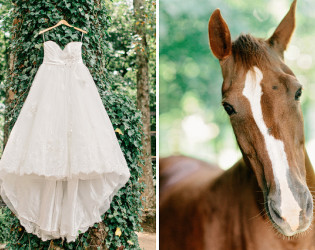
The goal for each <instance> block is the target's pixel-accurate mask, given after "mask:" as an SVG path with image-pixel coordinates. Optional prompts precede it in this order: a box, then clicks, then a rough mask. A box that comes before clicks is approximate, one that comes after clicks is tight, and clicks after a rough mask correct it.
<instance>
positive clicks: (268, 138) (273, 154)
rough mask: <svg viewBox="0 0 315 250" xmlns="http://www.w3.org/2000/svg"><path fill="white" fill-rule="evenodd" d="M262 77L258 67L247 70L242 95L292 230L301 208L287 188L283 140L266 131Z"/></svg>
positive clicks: (287, 170) (294, 228)
mask: <svg viewBox="0 0 315 250" xmlns="http://www.w3.org/2000/svg"><path fill="white" fill-rule="evenodd" d="M262 79H263V74H262V72H261V71H260V69H259V68H257V67H254V72H252V71H248V72H247V74H246V79H245V86H244V89H243V95H244V96H245V97H246V98H247V99H248V101H249V103H250V107H251V110H252V113H253V117H254V120H255V122H256V124H257V126H258V128H259V130H260V132H261V133H262V135H263V137H264V139H265V143H266V148H267V152H268V155H269V158H270V161H271V164H272V169H273V173H274V177H275V179H276V185H277V186H278V187H279V189H280V192H281V205H280V209H281V211H279V212H280V215H281V216H282V218H283V219H285V220H286V221H287V223H288V224H289V225H290V227H291V229H292V230H293V231H294V230H296V229H297V228H298V227H299V215H300V211H301V208H300V206H299V204H298V203H297V202H296V200H295V198H294V196H293V194H292V192H291V189H290V188H289V183H288V180H287V176H288V172H289V164H288V160H287V156H286V153H285V151H284V145H283V142H282V141H281V140H277V139H275V138H274V137H273V136H272V135H270V134H269V133H268V128H267V126H266V124H265V122H264V119H263V114H262V108H261V101H260V100H261V96H262V94H263V93H262V89H261V85H260V83H261V81H262Z"/></svg>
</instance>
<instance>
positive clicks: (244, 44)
mask: <svg viewBox="0 0 315 250" xmlns="http://www.w3.org/2000/svg"><path fill="white" fill-rule="evenodd" d="M232 55H233V59H234V61H235V63H236V64H237V65H240V66H241V67H243V68H244V69H245V70H246V71H247V70H249V69H250V68H252V67H253V66H257V67H259V68H265V67H266V66H268V65H270V62H271V56H270V48H269V47H268V44H267V43H266V41H265V40H264V39H261V38H255V37H253V36H252V35H250V34H241V35H240V36H239V37H238V38H237V39H236V40H235V41H233V43H232Z"/></svg>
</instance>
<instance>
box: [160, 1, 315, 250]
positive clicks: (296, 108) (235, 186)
mask: <svg viewBox="0 0 315 250" xmlns="http://www.w3.org/2000/svg"><path fill="white" fill-rule="evenodd" d="M295 8H296V1H294V2H293V3H292V5H291V8H290V10H289V12H288V13H287V15H286V16H285V17H284V19H283V20H282V21H281V23H280V24H279V26H278V27H277V29H276V30H275V32H274V33H273V35H272V36H271V37H270V38H269V39H268V40H263V39H257V38H254V37H252V36H251V35H241V36H239V37H238V38H237V39H236V40H235V41H233V42H232V41H231V37H230V31H229V29H228V26H227V24H226V23H225V21H224V20H223V18H222V16H221V14H220V11H219V10H215V11H214V12H213V14H212V16H211V18H210V21H209V26H208V27H209V40H210V47H211V50H212V52H213V54H214V55H215V56H216V57H217V58H218V59H219V62H220V65H221V69H222V74H223V85H222V97H223V99H222V104H223V107H224V109H225V110H226V112H227V113H228V115H229V116H230V121H231V124H232V127H233V130H234V133H235V135H236V139H237V142H238V145H239V147H240V149H241V152H242V154H243V158H242V159H241V160H239V161H238V162H237V163H236V164H235V165H234V166H233V167H232V168H230V169H229V170H227V171H222V170H221V169H219V168H218V167H214V166H210V165H208V164H207V163H204V162H201V161H198V160H195V159H192V158H188V157H182V156H177V157H169V158H166V159H162V160H161V161H160V186H161V191H160V249H162V250H165V249H171V250H176V249H180V250H185V249H187V250H188V249H189V250H199V249H201V250H202V249H215V250H216V249H222V250H230V249H231V250H244V249H253V250H269V249H271V250H273V249H285V250H288V249H297V250H306V249H307V250H314V249H315V231H314V230H313V231H312V230H311V224H312V222H313V213H314V212H313V196H312V191H314V188H315V174H314V170H313V167H312V165H311V163H310V161H309V158H308V155H307V152H306V150H305V145H304V130H303V118H302V112H301V107H300V102H299V98H300V96H301V89H302V88H301V85H300V83H299V81H298V80H297V78H296V77H295V75H294V74H293V72H292V71H291V70H290V69H289V67H288V66H287V65H286V64H285V63H284V61H283V52H284V50H285V49H286V47H287V45H288V43H289V40H290V38H291V35H292V33H293V31H294V28H295Z"/></svg>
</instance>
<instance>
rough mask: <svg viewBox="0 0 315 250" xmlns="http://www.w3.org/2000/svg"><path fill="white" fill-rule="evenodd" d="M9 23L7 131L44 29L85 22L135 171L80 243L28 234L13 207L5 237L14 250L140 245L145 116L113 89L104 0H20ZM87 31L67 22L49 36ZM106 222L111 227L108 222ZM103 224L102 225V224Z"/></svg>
mask: <svg viewBox="0 0 315 250" xmlns="http://www.w3.org/2000/svg"><path fill="white" fill-rule="evenodd" d="M12 2H13V9H12V12H11V13H10V15H9V16H8V17H7V18H8V19H9V20H8V19H7V20H6V22H9V23H12V27H11V30H10V34H11V41H10V47H9V54H10V58H9V66H10V70H9V73H8V75H7V77H6V79H5V81H4V88H5V91H6V94H7V98H6V103H5V105H6V111H5V122H6V123H5V134H7V135H9V132H10V130H11V129H12V127H13V125H14V123H15V121H16V119H17V117H18V115H19V112H20V109H21V107H22V105H23V103H24V100H25V98H26V96H27V94H28V91H29V88H30V86H31V83H32V81H33V79H34V76H35V74H36V72H37V70H38V67H39V66H40V64H41V62H42V60H43V37H42V35H38V32H39V31H40V30H42V29H45V28H47V27H50V26H53V25H55V24H56V23H57V22H58V21H60V20H61V19H65V20H67V21H68V22H69V23H70V24H72V25H74V26H76V27H80V28H82V29H84V30H86V31H88V34H85V35H84V36H83V47H82V53H83V61H84V63H85V65H86V66H87V67H88V68H89V70H90V72H91V74H92V76H93V78H94V81H95V83H96V85H97V87H98V90H99V93H100V95H101V98H102V101H103V103H104V105H105V107H106V110H107V112H108V114H109V117H110V118H111V121H112V123H113V126H114V128H115V129H116V128H119V129H120V130H119V133H116V135H117V138H118V140H119V142H120V145H121V148H122V151H123V153H124V155H125V157H126V160H127V162H128V166H129V168H130V171H131V178H130V180H129V182H128V183H127V185H126V186H125V187H124V188H122V189H121V190H120V192H119V193H118V195H117V196H116V197H115V198H114V200H113V202H112V204H111V208H110V210H109V211H108V212H107V213H106V214H105V215H104V219H103V224H96V225H95V226H94V229H93V228H92V229H91V230H89V231H88V232H86V233H84V234H81V235H80V237H79V238H78V239H77V241H76V242H75V243H71V244H68V243H66V242H62V241H61V240H54V241H53V242H50V241H48V242H42V241H41V240H40V239H39V238H37V237H36V236H34V235H32V234H27V233H26V232H25V230H24V228H22V227H21V226H20V224H19V221H18V220H17V218H16V217H15V216H14V215H13V214H12V213H11V212H10V211H9V210H8V209H7V208H4V209H2V211H1V213H0V228H1V231H0V241H2V242H3V241H4V242H5V243H6V244H7V247H8V248H10V249H19V248H22V249H24V248H25V249H26V248H27V249H39V248H40V249H47V248H48V247H49V246H50V247H52V246H59V247H61V248H64V249H84V248H85V247H87V246H90V245H94V246H100V247H105V245H106V247H107V248H108V249H117V248H118V247H120V246H124V248H125V249H138V248H139V246H138V240H137V236H136V234H135V231H137V230H139V229H140V224H139V223H140V221H139V217H140V216H139V215H140V213H141V211H140V209H141V202H140V194H141V192H142V190H143V187H142V186H141V185H140V184H139V183H138V179H139V176H140V175H141V168H140V167H139V160H140V154H141V153H140V152H141V151H140V150H141V120H140V113H139V112H138V111H137V110H136V108H135V104H134V101H133V100H131V99H130V97H128V95H125V94H124V93H123V91H120V90H119V89H116V90H115V91H112V90H111V87H110V84H109V80H108V79H112V78H111V75H110V74H109V73H108V72H107V70H106V56H107V55H108V53H110V52H109V50H108V49H107V42H106V41H107V40H106V39H107V33H106V30H107V28H108V26H109V25H110V18H109V17H108V16H107V10H106V8H105V7H104V6H102V4H101V0H95V1H92V0H71V1H70V0H64V1H58V0H15V1H12ZM80 39H81V33H80V32H79V31H77V30H75V29H72V28H69V27H67V26H63V25H62V26H59V27H58V28H56V29H53V30H50V31H48V32H46V33H45V40H46V41H47V40H53V41H55V42H57V43H58V44H59V45H60V46H61V47H62V48H63V47H64V46H65V45H66V44H67V43H68V42H70V41H79V40H80ZM104 225H105V226H104ZM100 227H101V228H100ZM97 231H103V234H105V235H106V238H105V240H106V244H102V242H98V241H95V240H93V236H94V235H95V232H97Z"/></svg>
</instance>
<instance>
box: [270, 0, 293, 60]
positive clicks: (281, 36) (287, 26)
mask: <svg viewBox="0 0 315 250" xmlns="http://www.w3.org/2000/svg"><path fill="white" fill-rule="evenodd" d="M295 9H296V0H294V1H293V3H292V4H291V7H290V10H289V12H288V13H287V14H286V16H285V17H284V18H283V19H282V21H281V23H280V24H279V26H278V27H277V29H276V30H275V32H274V33H273V35H272V36H271V37H270V38H269V39H268V42H269V44H270V46H271V47H273V48H274V49H275V50H276V51H277V52H278V53H279V54H280V56H281V57H283V52H284V51H285V50H286V48H287V46H288V44H289V42H290V39H291V36H292V34H293V32H294V29H295Z"/></svg>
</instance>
